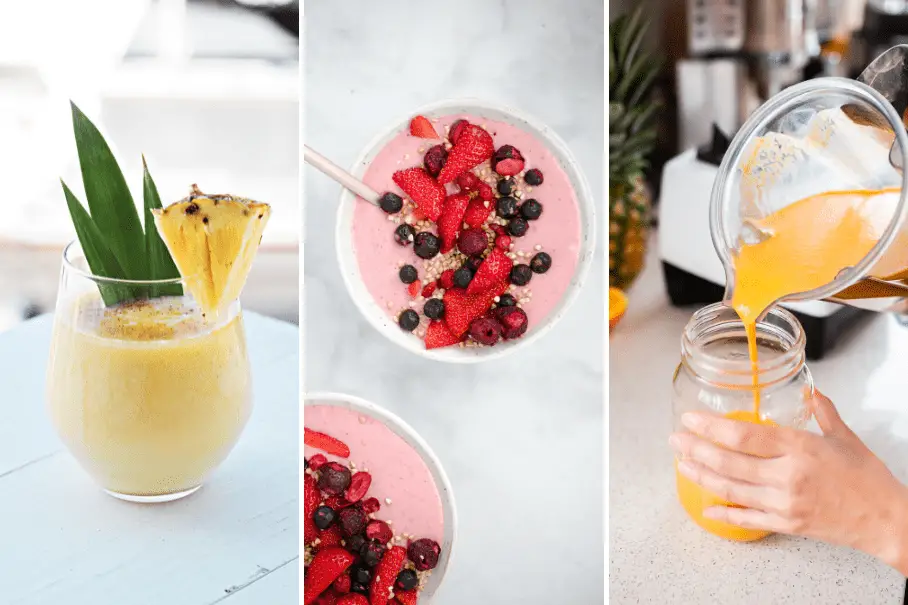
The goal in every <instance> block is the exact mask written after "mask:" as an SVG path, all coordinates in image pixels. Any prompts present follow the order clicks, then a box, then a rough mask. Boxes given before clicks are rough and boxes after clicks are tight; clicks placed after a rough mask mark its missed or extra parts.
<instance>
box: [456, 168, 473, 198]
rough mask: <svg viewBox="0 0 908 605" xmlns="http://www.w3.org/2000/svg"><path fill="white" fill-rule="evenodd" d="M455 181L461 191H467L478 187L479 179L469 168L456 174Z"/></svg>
mask: <svg viewBox="0 0 908 605" xmlns="http://www.w3.org/2000/svg"><path fill="white" fill-rule="evenodd" d="M455 181H456V183H457V186H458V187H460V190H461V191H462V192H463V193H469V192H470V191H474V190H475V189H476V188H477V187H479V179H478V178H477V177H476V175H475V174H473V173H472V172H470V171H469V170H468V171H466V172H464V173H463V174H461V175H460V176H458V177H457V178H456V179H455Z"/></svg>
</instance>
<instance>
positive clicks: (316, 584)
mask: <svg viewBox="0 0 908 605" xmlns="http://www.w3.org/2000/svg"><path fill="white" fill-rule="evenodd" d="M351 565H353V555H352V554H350V553H349V552H347V551H346V550H344V549H343V548H326V549H325V550H323V551H321V552H319V553H316V555H315V557H314V558H313V559H312V563H310V564H309V567H308V568H307V569H306V579H305V582H304V584H305V591H304V597H303V603H305V605H309V604H310V603H312V602H314V601H315V600H316V599H317V598H318V596H319V595H320V594H322V593H323V592H325V591H326V590H328V587H329V586H331V583H332V582H334V581H335V580H336V579H337V578H338V577H339V576H340V575H341V574H342V573H344V572H345V571H347V568H348V567H350V566H351Z"/></svg>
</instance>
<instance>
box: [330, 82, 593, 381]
mask: <svg viewBox="0 0 908 605" xmlns="http://www.w3.org/2000/svg"><path fill="white" fill-rule="evenodd" d="M456 113H467V114H471V115H475V116H480V117H483V118H487V119H490V120H498V121H501V122H505V123H507V124H511V125H513V126H516V127H518V128H520V129H521V130H524V131H526V132H528V133H530V134H532V135H533V136H535V137H536V138H537V139H539V140H540V141H542V142H543V143H545V145H546V147H548V149H549V150H550V151H551V152H552V155H553V156H554V157H555V159H556V160H557V161H558V164H559V165H560V166H561V168H562V169H563V170H564V172H565V174H567V176H568V178H569V179H570V181H571V185H573V187H574V192H575V194H576V196H577V203H578V205H579V207H580V208H579V210H580V229H581V241H580V258H579V260H578V263H577V269H576V271H575V272H574V277H573V279H572V280H571V283H570V285H569V286H568V290H567V292H565V294H564V296H563V297H562V298H561V301H560V302H559V303H558V305H556V306H555V308H554V309H553V310H552V312H551V313H549V315H548V317H546V318H545V320H543V322H542V323H540V324H539V325H537V326H536V327H534V328H533V329H532V330H531V331H530V332H528V333H527V334H526V335H525V336H524V337H522V338H519V339H517V340H513V341H503V342H500V343H498V344H496V345H495V346H494V347H444V348H440V349H432V350H426V348H425V344H424V343H423V341H422V340H421V339H419V338H417V337H416V336H414V335H413V334H410V333H407V332H404V331H403V330H401V329H400V327H399V326H398V325H397V322H396V321H394V319H393V318H392V317H391V316H390V315H388V312H387V310H385V309H383V308H382V307H381V306H380V305H379V304H378V303H377V302H376V301H375V299H374V298H373V297H372V295H371V294H370V293H369V291H368V289H367V288H366V285H365V284H364V283H363V280H362V277H361V276H360V273H359V266H358V264H357V262H356V254H355V252H354V249H353V209H354V208H355V204H362V203H365V202H362V201H357V199H356V196H355V195H354V194H353V193H351V192H350V191H347V190H346V189H343V190H342V192H341V198H340V207H339V208H338V211H337V234H336V238H335V242H336V245H337V258H338V262H339V263H340V271H341V275H342V276H343V278H344V283H345V284H346V285H347V291H348V292H350V296H351V297H352V298H353V302H354V303H355V304H356V306H357V307H359V310H360V312H362V314H363V316H365V318H366V320H368V322H369V323H370V324H372V325H373V326H374V327H375V329H376V330H378V331H379V332H381V333H382V334H383V335H384V336H385V337H386V338H388V340H390V341H392V342H393V343H395V344H397V345H400V346H401V347H403V348H405V349H407V350H408V351H411V352H413V353H416V354H417V355H421V356H422V357H427V358H429V359H436V360H438V361H446V362H452V363H477V362H482V361H486V360H489V359H493V358H496V357H502V356H504V355H507V354H509V353H512V352H513V351H516V350H517V349H520V348H523V347H527V346H529V345H530V344H531V343H533V342H535V341H536V340H537V339H538V338H540V337H542V335H543V334H545V333H546V332H548V331H549V330H551V329H552V327H553V326H554V325H555V324H556V323H557V322H558V320H559V319H561V317H562V316H564V314H565V313H566V312H567V310H568V308H569V307H570V306H571V304H572V303H573V302H574V300H575V299H576V298H577V295H578V294H579V293H580V289H581V288H582V287H583V283H584V280H585V279H586V276H587V273H588V272H589V268H590V264H591V262H592V260H593V252H594V248H595V239H596V231H595V224H596V219H595V210H594V203H593V195H592V193H591V192H590V187H589V184H588V183H587V182H586V177H584V175H583V173H582V172H581V170H580V167H579V165H578V164H577V161H576V160H575V159H574V157H573V156H572V155H571V152H570V151H569V150H568V148H567V145H566V144H565V142H564V141H563V140H561V137H559V136H558V135H557V134H555V133H554V132H553V131H552V130H551V129H550V128H549V127H548V126H546V125H545V124H543V123H542V122H540V121H539V120H537V119H535V118H532V117H530V116H527V115H525V114H522V113H520V112H518V111H516V110H514V109H511V108H509V107H505V106H503V105H498V104H495V103H490V102H488V101H480V100H476V99H456V100H448V101H441V102H439V103H435V104H432V105H427V106H425V107H421V108H419V109H416V110H414V111H411V112H409V113H407V114H406V117H404V118H402V119H401V120H399V121H397V122H395V123H394V124H392V125H391V126H390V127H389V128H387V129H386V130H385V131H384V132H382V133H381V134H380V135H379V136H378V137H376V138H375V140H374V141H372V142H371V143H370V144H369V145H368V146H366V148H365V150H364V151H363V152H362V153H361V154H360V156H359V158H358V159H357V160H356V163H355V164H354V165H353V168H352V169H351V170H350V172H351V173H352V174H353V175H354V176H356V177H359V178H362V176H363V175H364V174H365V172H366V168H367V167H368V166H369V164H371V162H372V160H373V159H375V156H376V155H378V152H379V151H381V150H382V148H383V147H384V146H385V145H387V144H388V142H389V141H390V140H391V139H392V138H394V137H395V136H397V134H398V133H399V132H401V130H402V129H404V128H406V126H407V124H409V122H410V119H411V118H412V117H413V116H415V115H424V116H426V117H429V118H433V117H440V116H446V115H451V114H456Z"/></svg>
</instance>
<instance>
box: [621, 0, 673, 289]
mask: <svg viewBox="0 0 908 605" xmlns="http://www.w3.org/2000/svg"><path fill="white" fill-rule="evenodd" d="M647 25H648V23H647V22H646V20H645V19H644V17H643V9H642V7H639V8H637V9H636V10H635V11H634V12H633V13H631V14H629V15H621V16H620V17H618V18H617V19H615V20H614V21H612V23H611V24H610V25H609V112H608V113H609V115H608V131H609V137H608V148H609V188H608V189H609V196H608V197H609V237H608V246H609V250H608V251H609V254H608V281H609V287H614V288H620V289H622V290H624V289H627V287H628V286H630V284H631V283H632V282H633V281H634V279H635V278H636V277H637V275H638V274H639V273H640V270H641V269H643V261H644V257H645V254H646V240H647V235H648V231H649V222H650V205H651V204H650V193H649V190H648V189H647V187H646V183H645V182H644V180H643V171H644V170H645V169H646V168H647V166H648V165H649V164H648V157H649V154H650V152H652V150H653V148H654V147H655V143H656V126H655V123H654V121H655V117H656V112H657V111H658V110H659V108H660V107H661V104H660V103H659V101H657V100H654V99H653V98H652V92H653V84H654V83H655V81H656V77H657V76H658V75H659V71H660V69H661V67H662V62H661V60H660V59H658V58H655V57H652V56H651V55H650V54H649V53H647V52H645V51H644V50H643V44H644V41H643V37H644V34H645V32H646V28H647Z"/></svg>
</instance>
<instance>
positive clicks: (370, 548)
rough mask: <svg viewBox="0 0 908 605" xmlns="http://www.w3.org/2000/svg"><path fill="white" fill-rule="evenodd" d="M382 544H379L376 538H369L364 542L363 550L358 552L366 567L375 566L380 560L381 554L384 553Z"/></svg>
mask: <svg viewBox="0 0 908 605" xmlns="http://www.w3.org/2000/svg"><path fill="white" fill-rule="evenodd" d="M385 550H386V549H385V546H384V544H380V543H379V542H378V540H369V541H368V542H366V545H365V546H363V550H362V552H361V553H360V556H361V557H362V560H363V563H365V564H366V566H367V567H375V566H376V565H378V563H379V561H381V558H382V555H384V554H385Z"/></svg>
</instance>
